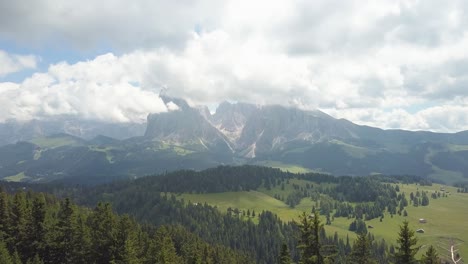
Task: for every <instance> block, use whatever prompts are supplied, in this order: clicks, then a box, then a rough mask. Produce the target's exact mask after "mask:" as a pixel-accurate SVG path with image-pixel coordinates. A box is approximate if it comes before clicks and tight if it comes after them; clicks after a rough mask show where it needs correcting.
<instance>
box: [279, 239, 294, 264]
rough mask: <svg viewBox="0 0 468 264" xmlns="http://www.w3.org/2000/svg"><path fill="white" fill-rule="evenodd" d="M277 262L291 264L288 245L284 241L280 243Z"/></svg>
mask: <svg viewBox="0 0 468 264" xmlns="http://www.w3.org/2000/svg"><path fill="white" fill-rule="evenodd" d="M279 263H280V264H292V260H291V254H290V253H289V249H288V245H286V244H285V243H283V245H281V251H280V256H279Z"/></svg>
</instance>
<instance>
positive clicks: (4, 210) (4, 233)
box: [0, 187, 10, 241]
mask: <svg viewBox="0 0 468 264" xmlns="http://www.w3.org/2000/svg"><path fill="white" fill-rule="evenodd" d="M9 233H10V207H9V206H8V197H7V194H6V193H5V192H4V191H3V190H2V188H1V187H0V240H1V241H7V240H8V234H9Z"/></svg>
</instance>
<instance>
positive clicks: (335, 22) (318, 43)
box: [0, 0, 468, 132]
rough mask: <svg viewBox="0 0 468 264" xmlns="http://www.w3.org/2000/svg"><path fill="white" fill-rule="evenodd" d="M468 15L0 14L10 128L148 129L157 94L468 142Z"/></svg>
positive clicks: (0, 84) (70, 5)
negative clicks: (23, 124)
mask: <svg viewBox="0 0 468 264" xmlns="http://www.w3.org/2000/svg"><path fill="white" fill-rule="evenodd" d="M467 12H468V2H466V1H459V0H453V1H442V0H440V1H436V0H424V1H416V0H401V1H399V0H389V1H384V0H375V1H362V0H360V1H357V0H355V1H354V0H346V1H343V0H314V1H310V0H268V1H266V0H255V1H253V0H248V1H247V0H226V1H221V0H212V1H210V0H200V1H197V0H179V1H174V0H168V1H166V0H156V1H154V0H133V1H127V0H102V1H83V0H80V1H78V0H67V1H61V0H15V1H0V122H4V121H6V120H9V119H19V120H29V119H34V118H36V119H47V118H53V117H56V116H60V115H70V116H76V117H80V118H85V119H96V120H102V121H106V122H144V120H146V116H147V114H148V113H157V112H164V111H170V110H171V108H173V106H168V105H165V104H164V102H163V101H162V100H161V99H160V97H159V92H160V91H161V90H165V91H166V92H167V94H169V95H171V96H175V97H181V98H184V99H186V100H188V101H189V102H190V103H191V104H203V105H209V106H210V107H211V108H214V107H215V106H216V105H217V104H218V103H220V102H221V101H224V100H229V101H234V102H236V101H241V102H249V103H255V104H281V105H285V106H293V107H299V108H301V109H305V110H313V109H319V110H322V111H323V112H325V113H327V114H330V115H332V116H333V117H336V118H345V119H348V120H350V121H352V122H355V123H357V124H362V125H370V126H375V127H380V128H398V129H408V130H430V131H435V132H457V131H461V130H468V114H467V113H468V14H467Z"/></svg>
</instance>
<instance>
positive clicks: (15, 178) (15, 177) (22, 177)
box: [3, 171, 30, 182]
mask: <svg viewBox="0 0 468 264" xmlns="http://www.w3.org/2000/svg"><path fill="white" fill-rule="evenodd" d="M26 179H30V177H28V176H26V175H25V174H24V171H23V172H20V173H18V174H16V175H12V176H8V177H5V178H3V180H5V181H11V182H20V181H22V180H26Z"/></svg>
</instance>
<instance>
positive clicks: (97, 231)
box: [90, 203, 117, 263]
mask: <svg viewBox="0 0 468 264" xmlns="http://www.w3.org/2000/svg"><path fill="white" fill-rule="evenodd" d="M90 222H91V226H92V227H93V228H92V230H91V241H92V246H91V248H92V249H93V250H92V252H91V257H92V258H93V259H94V260H95V261H96V262H97V263H109V262H111V261H114V260H115V257H116V253H117V252H116V244H117V241H116V240H117V232H116V227H117V221H116V217H115V215H114V214H113V213H112V208H111V206H110V204H108V203H106V204H103V203H99V204H98V205H97V206H96V208H95V209H94V212H93V214H92V215H91V216H90Z"/></svg>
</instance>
